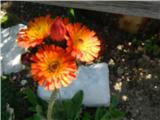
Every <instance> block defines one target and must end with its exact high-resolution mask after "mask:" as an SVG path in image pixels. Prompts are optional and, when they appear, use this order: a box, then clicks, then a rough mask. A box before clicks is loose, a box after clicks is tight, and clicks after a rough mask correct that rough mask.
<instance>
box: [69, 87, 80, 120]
mask: <svg viewBox="0 0 160 120" xmlns="http://www.w3.org/2000/svg"><path fill="white" fill-rule="evenodd" d="M71 101H72V105H71V109H72V110H73V111H74V114H73V117H74V120H75V119H76V118H78V117H79V115H80V112H81V106H82V101H83V91H81V90H80V91H78V92H77V93H76V94H75V95H74V96H73V98H72V99H71Z"/></svg>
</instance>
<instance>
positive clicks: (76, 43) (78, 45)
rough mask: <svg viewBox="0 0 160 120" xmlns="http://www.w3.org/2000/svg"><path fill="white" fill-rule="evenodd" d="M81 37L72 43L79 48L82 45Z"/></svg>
mask: <svg viewBox="0 0 160 120" xmlns="http://www.w3.org/2000/svg"><path fill="white" fill-rule="evenodd" d="M83 43H84V41H83V39H81V38H79V39H77V40H75V42H74V44H75V45H76V47H77V48H81V47H82V46H83Z"/></svg>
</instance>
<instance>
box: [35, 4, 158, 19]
mask: <svg viewBox="0 0 160 120" xmlns="http://www.w3.org/2000/svg"><path fill="white" fill-rule="evenodd" d="M36 2H38V3H43V4H49V5H56V6H63V7H72V8H80V9H87V10H95V11H101V12H108V13H116V14H125V15H133V16H142V17H149V18H155V19H160V1H145V2H144V1H139V2H138V1H123V2H122V1H112V2H111V1H71V2H67V1H36Z"/></svg>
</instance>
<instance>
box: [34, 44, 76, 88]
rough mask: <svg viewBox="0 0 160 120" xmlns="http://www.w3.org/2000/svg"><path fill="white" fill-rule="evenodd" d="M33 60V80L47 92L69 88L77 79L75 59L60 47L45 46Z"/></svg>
mask: <svg viewBox="0 0 160 120" xmlns="http://www.w3.org/2000/svg"><path fill="white" fill-rule="evenodd" d="M31 59H32V61H33V63H32V64H31V73H32V76H33V79H34V80H36V81H38V82H39V85H44V86H45V89H46V90H54V89H59V88H60V87H61V86H64V87H65V86H68V85H69V84H70V83H71V82H72V81H73V80H74V79H75V77H76V70H77V67H76V64H75V62H74V58H73V57H72V56H71V55H69V54H68V53H66V51H65V50H63V49H62V48H60V47H56V46H54V45H51V46H48V45H45V46H44V47H43V48H40V49H39V50H38V52H37V53H36V54H35V55H34V56H32V58H31Z"/></svg>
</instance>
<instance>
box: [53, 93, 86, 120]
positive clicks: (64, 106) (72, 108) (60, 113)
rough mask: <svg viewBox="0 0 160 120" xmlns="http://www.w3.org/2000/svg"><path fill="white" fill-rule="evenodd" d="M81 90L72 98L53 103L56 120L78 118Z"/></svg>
mask: <svg viewBox="0 0 160 120" xmlns="http://www.w3.org/2000/svg"><path fill="white" fill-rule="evenodd" d="M82 100H83V92H82V91H79V92H77V93H76V94H75V95H74V96H73V98H72V99H70V100H65V101H61V103H57V104H55V106H54V107H55V108H54V110H53V112H54V117H55V118H56V119H58V120H77V119H79V118H80V112H81V109H82V108H81V105H82Z"/></svg>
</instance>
